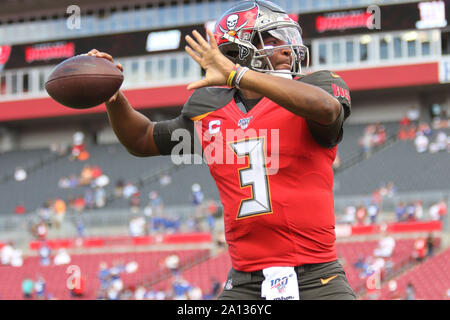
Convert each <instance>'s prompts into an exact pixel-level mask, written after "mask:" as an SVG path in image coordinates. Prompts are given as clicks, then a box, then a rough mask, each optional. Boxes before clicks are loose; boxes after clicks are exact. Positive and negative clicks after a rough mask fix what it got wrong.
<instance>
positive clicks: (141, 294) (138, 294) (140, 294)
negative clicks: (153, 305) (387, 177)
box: [134, 285, 147, 300]
mask: <svg viewBox="0 0 450 320" xmlns="http://www.w3.org/2000/svg"><path fill="white" fill-rule="evenodd" d="M146 293H147V289H145V287H144V286H143V285H138V287H137V288H136V290H134V299H135V300H144V299H145V294H146Z"/></svg>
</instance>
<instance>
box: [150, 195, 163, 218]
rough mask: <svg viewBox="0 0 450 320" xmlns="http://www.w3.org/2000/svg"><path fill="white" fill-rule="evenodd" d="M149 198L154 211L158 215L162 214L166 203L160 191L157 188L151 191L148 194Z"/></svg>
mask: <svg viewBox="0 0 450 320" xmlns="http://www.w3.org/2000/svg"><path fill="white" fill-rule="evenodd" d="M148 198H149V200H150V203H149V204H150V206H151V208H152V211H153V213H155V214H156V215H158V216H159V215H161V214H162V213H163V207H164V205H163V201H162V199H161V196H160V195H159V193H158V192H157V191H155V190H153V191H150V193H149V194H148Z"/></svg>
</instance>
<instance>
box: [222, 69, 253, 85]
mask: <svg viewBox="0 0 450 320" xmlns="http://www.w3.org/2000/svg"><path fill="white" fill-rule="evenodd" d="M248 70H249V68H247V67H243V66H241V65H240V64H236V65H235V66H234V68H233V70H232V71H231V72H230V73H229V75H228V79H227V86H228V87H230V88H238V89H239V83H240V82H241V79H242V77H243V76H244V74H245V73H246V72H247V71H248Z"/></svg>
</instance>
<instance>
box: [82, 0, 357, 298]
mask: <svg viewBox="0 0 450 320" xmlns="http://www.w3.org/2000/svg"><path fill="white" fill-rule="evenodd" d="M207 36H209V40H207V39H205V38H204V37H203V36H202V35H201V34H200V33H199V32H197V31H194V32H193V34H192V36H187V37H186V41H187V43H188V46H187V47H186V52H187V53H188V54H189V55H190V56H191V57H192V59H194V60H195V61H196V62H197V63H198V64H199V65H200V66H201V67H202V68H203V69H204V70H205V71H206V74H205V77H204V78H202V79H201V80H199V81H196V82H193V83H191V84H189V86H188V89H189V90H194V92H193V94H192V95H191V97H190V98H189V100H188V101H187V102H186V103H185V105H184V107H183V109H182V111H181V114H180V116H179V117H177V118H175V119H172V120H168V121H161V122H152V121H151V120H149V119H148V118H147V117H145V116H143V115H142V114H141V113H139V112H137V111H135V110H134V109H133V108H132V107H131V106H130V104H129V102H128V101H127V99H126V97H125V96H124V94H123V93H122V92H120V91H119V92H118V93H117V94H116V95H115V96H114V97H113V98H111V100H110V101H108V102H107V103H106V106H107V110H108V115H109V119H110V123H111V126H112V128H113V130H114V132H115V133H116V135H117V137H118V139H119V140H120V141H121V143H122V144H123V145H124V146H125V147H126V148H127V149H128V150H129V152H130V153H132V154H134V155H136V156H154V155H170V154H171V153H172V150H173V149H174V147H175V146H176V145H177V143H178V142H177V141H172V139H171V138H172V133H173V132H174V131H175V130H177V129H184V130H187V131H188V132H190V133H191V135H190V136H191V139H192V141H193V143H192V146H194V145H195V142H196V141H197V142H198V143H199V144H200V145H201V151H200V154H202V155H203V156H204V158H205V160H207V162H208V165H209V168H210V172H211V174H212V176H213V178H214V179H215V182H216V185H217V188H218V190H219V193H220V198H221V202H222V205H223V208H224V220H225V221H224V223H225V233H226V240H227V244H228V250H229V254H230V257H231V261H232V269H231V270H230V272H229V274H228V279H227V282H226V285H225V287H224V290H223V292H222V293H221V295H220V296H219V299H244V300H248V299H350V300H353V299H355V294H354V292H353V290H352V289H351V287H350V286H349V284H348V281H347V278H346V275H345V272H344V270H343V268H342V266H341V264H340V263H339V261H338V259H337V253H336V247H335V240H336V239H335V238H336V237H335V231H334V227H335V220H334V199H333V191H332V188H333V169H332V164H333V161H334V159H335V157H336V146H337V144H338V143H339V142H340V141H341V139H342V136H343V129H342V127H343V123H344V120H345V119H346V118H347V117H348V116H349V115H350V106H351V103H350V94H349V91H348V87H347V85H346V84H345V82H344V81H343V80H342V79H341V78H340V77H339V76H338V75H336V74H335V73H333V72H330V71H318V72H314V73H312V74H309V75H305V74H303V72H302V61H303V60H305V61H307V60H308V58H309V57H308V49H307V47H306V46H305V45H304V44H303V41H302V36H301V28H300V26H299V24H298V23H297V22H295V21H293V20H292V19H291V18H290V17H289V16H288V15H287V14H286V12H284V10H283V9H281V8H280V7H278V6H277V5H275V4H273V3H271V2H268V1H262V0H255V1H243V2H239V3H238V4H235V5H234V6H233V7H232V8H231V9H229V10H228V11H227V12H225V13H224V15H223V16H222V17H221V18H220V19H219V20H218V22H217V24H216V27H215V31H214V34H213V33H212V32H211V31H209V30H208V31H207ZM89 54H90V55H95V56H98V57H100V58H106V59H109V60H110V61H113V59H112V57H111V56H110V55H108V54H107V53H102V52H98V51H97V50H95V49H94V50H92V51H90V52H89ZM118 67H119V68H121V66H120V65H118ZM229 132H231V133H232V134H229ZM211 150H214V152H212V151H211ZM191 152H196V150H195V148H192V149H191ZM218 154H221V155H222V156H223V158H226V160H227V161H218V158H217V155H218ZM230 160H231V161H230ZM269 162H270V163H269Z"/></svg>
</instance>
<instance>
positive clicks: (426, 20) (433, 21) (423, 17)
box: [416, 1, 447, 29]
mask: <svg viewBox="0 0 450 320" xmlns="http://www.w3.org/2000/svg"><path fill="white" fill-rule="evenodd" d="M418 6H419V11H420V20H419V21H417V22H416V27H417V29H430V28H445V27H446V26H447V20H446V18H445V2H444V1H431V2H421V3H419V5H418Z"/></svg>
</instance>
